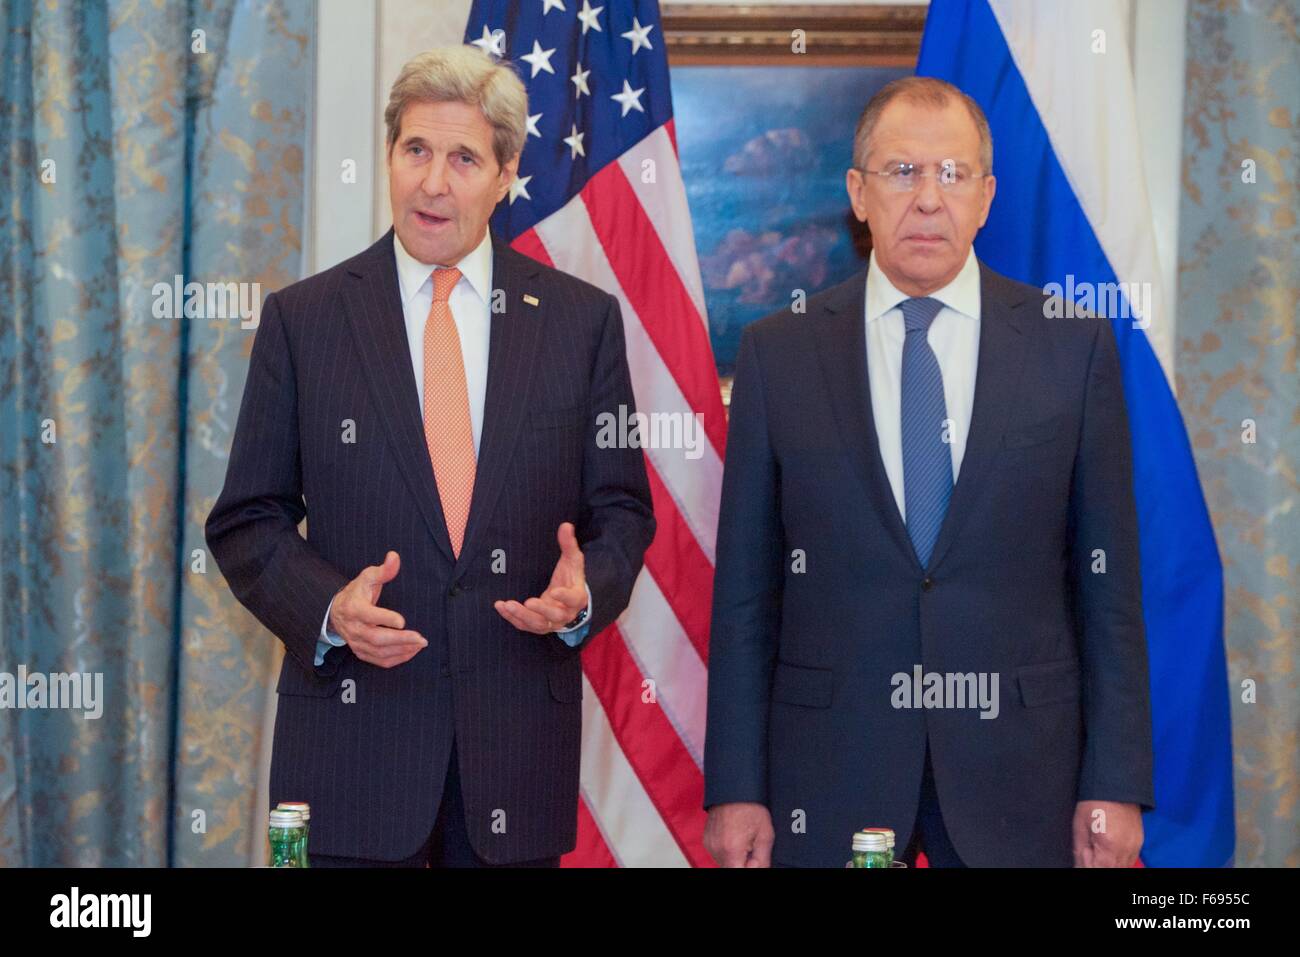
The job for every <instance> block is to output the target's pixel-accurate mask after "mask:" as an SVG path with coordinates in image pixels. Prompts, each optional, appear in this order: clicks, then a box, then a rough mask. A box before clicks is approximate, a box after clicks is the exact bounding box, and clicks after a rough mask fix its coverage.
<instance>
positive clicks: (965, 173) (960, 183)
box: [853, 160, 989, 194]
mask: <svg viewBox="0 0 1300 957" xmlns="http://www.w3.org/2000/svg"><path fill="white" fill-rule="evenodd" d="M853 168H854V169H856V170H857V171H858V172H859V173H870V174H871V175H872V176H882V177H884V181H885V186H886V188H887V189H889V190H890V192H894V193H910V192H912V191H913V190H914V189H916V187H917V184H918V183H920V182H921V180H923V179H929V178H930V177H932V176H933V177H934V179H935V182H936V183H938V186H939V189H941V190H943V191H944V192H945V193H953V194H961V193H968V192H970V190H971V188H972V187H973V186H974V185H975V184H976V183H977V182H979V181H980V180H981V179H983V178H984V177H985V176H988V175H989V174H988V173H972V172H971V171H970V170H969V169H968V168H967V167H966V166H964V165H962V164H960V163H954V162H952V161H951V160H947V161H945V162H943V163H940V164H939V166H938V167H937V168H935V169H932V170H929V171H928V172H927V171H926V170H925V169H923V168H922V167H921V166H919V165H918V164H916V163H892V164H890V165H889V166H886V167H885V168H884V169H862V168H860V167H857V166H855V167H853Z"/></svg>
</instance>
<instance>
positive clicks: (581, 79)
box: [569, 63, 591, 99]
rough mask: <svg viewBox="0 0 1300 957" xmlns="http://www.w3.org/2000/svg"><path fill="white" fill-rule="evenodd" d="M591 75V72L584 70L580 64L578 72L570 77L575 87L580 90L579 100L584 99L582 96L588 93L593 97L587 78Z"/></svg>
mask: <svg viewBox="0 0 1300 957" xmlns="http://www.w3.org/2000/svg"><path fill="white" fill-rule="evenodd" d="M590 75H591V71H590V70H584V69H583V68H582V64H581V63H579V64H578V72H577V73H575V74H573V76H571V77H569V79H570V80H572V81H573V85H574V86H576V87H577V88H578V99H582V94H584V93H586V94H587V95H588V96H591V90H590V89H588V88H587V77H588V76H590Z"/></svg>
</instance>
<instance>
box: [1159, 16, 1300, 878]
mask: <svg viewBox="0 0 1300 957" xmlns="http://www.w3.org/2000/svg"><path fill="white" fill-rule="evenodd" d="M1296 26H1297V11H1296V5H1295V3H1294V2H1292V0H1273V2H1261V3H1248V2H1245V0H1231V2H1220V0H1191V2H1189V3H1188V6H1187V86H1186V90H1185V92H1184V111H1183V174H1182V185H1183V192H1182V202H1181V205H1180V208H1179V213H1178V216H1179V222H1178V232H1179V249H1178V262H1179V280H1178V283H1179V288H1178V356H1177V368H1178V404H1179V405H1180V406H1181V407H1182V410H1183V415H1184V418H1185V420H1186V422H1187V431H1188V434H1189V435H1190V436H1191V439H1192V447H1193V449H1194V451H1195V454H1196V467H1197V470H1198V471H1199V472H1200V474H1201V478H1202V484H1203V486H1204V488H1205V498H1206V502H1207V504H1208V505H1209V506H1210V512H1211V515H1212V516H1213V519H1214V526H1215V531H1216V534H1217V537H1218V541H1219V549H1220V552H1221V554H1222V556H1223V570H1224V585H1225V590H1226V596H1227V601H1226V609H1225V612H1226V620H1225V635H1226V644H1227V649H1228V678H1229V690H1230V692H1231V695H1232V731H1233V755H1234V760H1235V765H1236V767H1235V778H1236V806H1237V858H1236V863H1237V865H1238V866H1248V867H1252V866H1253V867H1261V866H1263V867H1300V829H1298V828H1297V827H1296V820H1297V817H1300V810H1298V809H1297V801H1298V800H1300V765H1297V753H1298V750H1300V749H1298V748H1297V740H1298V739H1300V695H1298V694H1297V693H1296V674H1297V670H1300V661H1297V657H1296V649H1297V639H1296V636H1297V634H1300V628H1297V622H1298V617H1297V608H1296V602H1297V597H1298V596H1300V507H1297V505H1298V504H1300V503H1298V502H1297V498H1298V497H1300V482H1298V481H1297V475H1298V474H1300V456H1298V455H1297V452H1298V451H1300V376H1297V374H1296V351H1297V338H1296V336H1297V328H1296V327H1297V322H1296V320H1297V316H1298V315H1300V267H1297V259H1296V249H1297V247H1300V227H1297V222H1296V213H1297V208H1298V205H1300V204H1298V202H1297V195H1296V189H1297V185H1296V184H1297V181H1298V180H1300V176H1298V175H1297V165H1296V152H1297V139H1296V119H1297V116H1296V113H1297V105H1298V104H1297V99H1296V91H1297V90H1300V46H1297V44H1296Z"/></svg>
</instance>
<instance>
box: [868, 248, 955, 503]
mask: <svg viewBox="0 0 1300 957" xmlns="http://www.w3.org/2000/svg"><path fill="white" fill-rule="evenodd" d="M909 298H911V297H910V296H908V295H907V293H904V292H900V291H899V290H898V289H897V288H896V287H895V286H894V284H893V283H892V282H890V281H889V279H888V277H886V276H885V273H884V271H883V270H882V269H881V268H880V266H879V265H877V264H876V254H875V252H874V251H873V252H872V253H871V259H870V262H869V263H868V265H867V295H866V304H865V307H866V323H867V378H868V379H869V380H870V382H871V414H872V416H873V418H874V419H875V421H876V441H877V442H878V443H879V445H880V457H881V459H883V460H884V463H885V475H887V476H888V478H889V487H890V488H891V489H893V492H894V501H895V502H897V503H898V514H899V515H901V516H902V517H903V521H904V522H906V521H907V509H906V506H905V505H904V499H903V421H902V408H903V392H902V388H903V340H904V339H905V338H906V337H907V330H906V328H905V326H904V324H903V311H902V310H901V309H899V308H898V304H899V303H900V302H902V301H903V300H905V299H909ZM929 298H931V299H938V300H939V301H940V302H942V303H943V308H942V309H940V310H939V312H938V314H937V315H936V316H935V317H934V321H933V322H932V323H931V324H930V331H929V338H928V341H929V343H930V348H931V349H932V350H934V355H935V358H936V359H938V360H939V371H940V372H941V373H942V375H943V402H944V408H945V410H946V411H947V413H948V418H949V419H950V420H951V421H952V429H951V436H952V480H953V484H956V482H957V475H958V473H959V472H960V471H961V460H962V457H963V456H964V455H965V454H966V436H967V433H968V432H969V430H970V417H971V408H972V407H973V406H974V404H975V371H976V368H977V366H978V365H979V344H980V270H979V263H978V262H977V261H976V259H975V250H974V249H972V250H971V251H970V252H969V253H968V254H967V256H966V262H965V264H964V265H963V266H962V267H961V271H960V272H959V273H957V275H956V276H955V277H954V278H953V281H952V282H950V283H948V285H946V286H944V287H943V288H942V289H938V290H936V291H935V292H932V293H930V296H929Z"/></svg>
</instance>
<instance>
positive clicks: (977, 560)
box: [704, 77, 1154, 867]
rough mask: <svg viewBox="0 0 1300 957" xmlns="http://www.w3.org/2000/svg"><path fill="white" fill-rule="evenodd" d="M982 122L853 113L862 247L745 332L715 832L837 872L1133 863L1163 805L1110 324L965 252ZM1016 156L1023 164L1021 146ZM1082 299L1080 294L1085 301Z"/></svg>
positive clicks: (727, 515) (961, 109) (712, 752)
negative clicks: (1066, 308) (823, 280)
mask: <svg viewBox="0 0 1300 957" xmlns="http://www.w3.org/2000/svg"><path fill="white" fill-rule="evenodd" d="M992 161H993V143H992V137H991V135H990V133H989V127H988V123H987V121H986V120H985V118H984V115H983V112H982V111H981V110H980V108H979V106H978V104H976V103H975V102H974V101H973V100H972V99H970V97H968V96H966V95H965V94H964V93H962V92H961V91H960V90H958V89H957V88H956V87H954V86H952V85H951V84H948V83H945V82H943V81H941V80H936V79H932V78H923V77H910V78H907V79H903V80H898V81H895V82H894V83H891V84H889V85H888V86H886V87H885V88H884V89H883V90H881V91H880V93H879V94H877V95H876V96H875V97H874V98H873V99H872V100H871V102H870V103H869V104H868V105H867V107H866V109H865V110H864V112H863V114H862V117H861V119H860V120H859V122H858V127H857V131H856V134H855V138H854V149H853V168H852V169H850V170H849V171H848V172H847V174H846V185H847V188H848V193H849V200H850V202H851V204H852V207H853V212H854V214H855V215H856V216H857V218H858V219H859V220H860V221H864V222H866V223H867V224H868V225H869V227H870V230H871V238H872V253H871V257H870V261H869V262H868V265H867V268H866V269H865V270H863V271H862V272H860V273H859V274H858V275H856V276H854V277H853V278H852V279H850V280H848V281H847V282H845V283H843V284H841V285H839V286H836V287H834V288H832V289H830V290H828V291H826V292H824V293H821V294H819V295H817V296H814V297H813V298H811V299H810V300H808V302H807V306H806V309H799V310H796V309H794V308H792V309H788V310H785V311H782V312H780V313H777V314H774V315H771V316H768V317H767V318H765V319H763V320H761V321H760V322H757V323H755V324H753V325H752V326H750V327H749V328H747V329H746V330H745V333H744V335H743V337H742V340H741V344H740V350H739V357H738V360H737V371H736V380H735V386H734V390H733V393H732V402H731V421H730V432H729V435H728V440H727V460H726V471H725V475H724V479H723V491H722V510H721V516H720V522H719V529H718V543H717V573H716V576H715V588H714V600H713V630H712V635H711V640H710V660H709V704H708V725H707V727H708V731H707V738H706V744H705V768H704V769H705V802H704V804H705V807H706V808H707V809H708V811H709V818H708V824H707V826H706V830H705V844H706V846H707V847H708V848H709V850H710V852H711V853H712V854H713V855H714V857H715V858H716V859H717V860H718V861H719V863H721V864H723V865H726V866H751V867H753V866H765V865H768V864H770V863H772V862H776V863H780V864H789V865H799V866H842V865H843V864H844V862H845V861H846V860H847V859H848V857H849V856H850V854H849V851H850V843H851V838H852V835H853V833H854V831H856V830H858V829H859V828H862V827H864V826H883V827H889V828H891V829H892V830H893V831H894V832H895V835H896V842H897V848H898V851H899V855H900V856H901V857H902V858H903V859H904V860H906V861H908V862H909V863H915V861H916V860H917V855H918V854H919V852H921V851H924V852H925V854H926V856H927V858H928V859H929V862H930V864H931V865H934V866H954V867H960V866H1044V865H1046V866H1070V865H1072V864H1073V865H1076V866H1127V865H1129V864H1131V863H1133V861H1134V859H1135V858H1136V856H1137V853H1138V851H1139V850H1140V848H1141V844H1142V817H1141V809H1142V808H1148V809H1149V808H1151V807H1153V806H1154V798H1153V787H1152V758H1151V719H1150V703H1149V699H1148V682H1147V657H1146V646H1145V638H1144V633H1143V625H1142V607H1141V586H1140V581H1139V574H1138V534H1137V519H1136V511H1135V507H1134V501H1133V488H1132V482H1133V477H1132V465H1131V460H1130V450H1129V433H1128V420H1127V414H1126V411H1125V406H1124V394H1123V391H1122V388H1121V382H1120V367H1119V360H1118V355H1117V351H1116V344H1115V337H1114V333H1113V332H1112V330H1111V327H1110V325H1109V323H1108V322H1107V321H1106V320H1105V319H1098V318H1094V317H1085V318H1074V319H1049V318H1046V317H1047V316H1049V315H1061V312H1060V311H1056V312H1049V311H1048V308H1049V300H1048V298H1047V296H1046V295H1045V294H1044V292H1043V291H1041V290H1039V289H1035V288H1033V287H1031V286H1026V285H1023V284H1020V283H1017V282H1013V281H1011V280H1009V279H1007V278H1005V277H1003V276H1000V275H998V274H997V273H995V272H993V271H992V270H990V269H989V268H988V267H987V266H984V265H983V264H982V263H980V262H979V261H978V259H977V258H976V256H975V253H974V251H973V249H972V243H973V241H974V239H975V234H976V233H977V232H978V231H979V229H980V228H981V227H982V226H983V225H984V222H985V220H986V219H987V217H988V213H989V208H990V206H991V204H992V202H993V197H994V194H995V191H996V182H995V180H994V177H993V175H992ZM1009 168H1011V169H1014V166H1012V167H1009ZM1075 314H1076V315H1077V313H1075Z"/></svg>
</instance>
